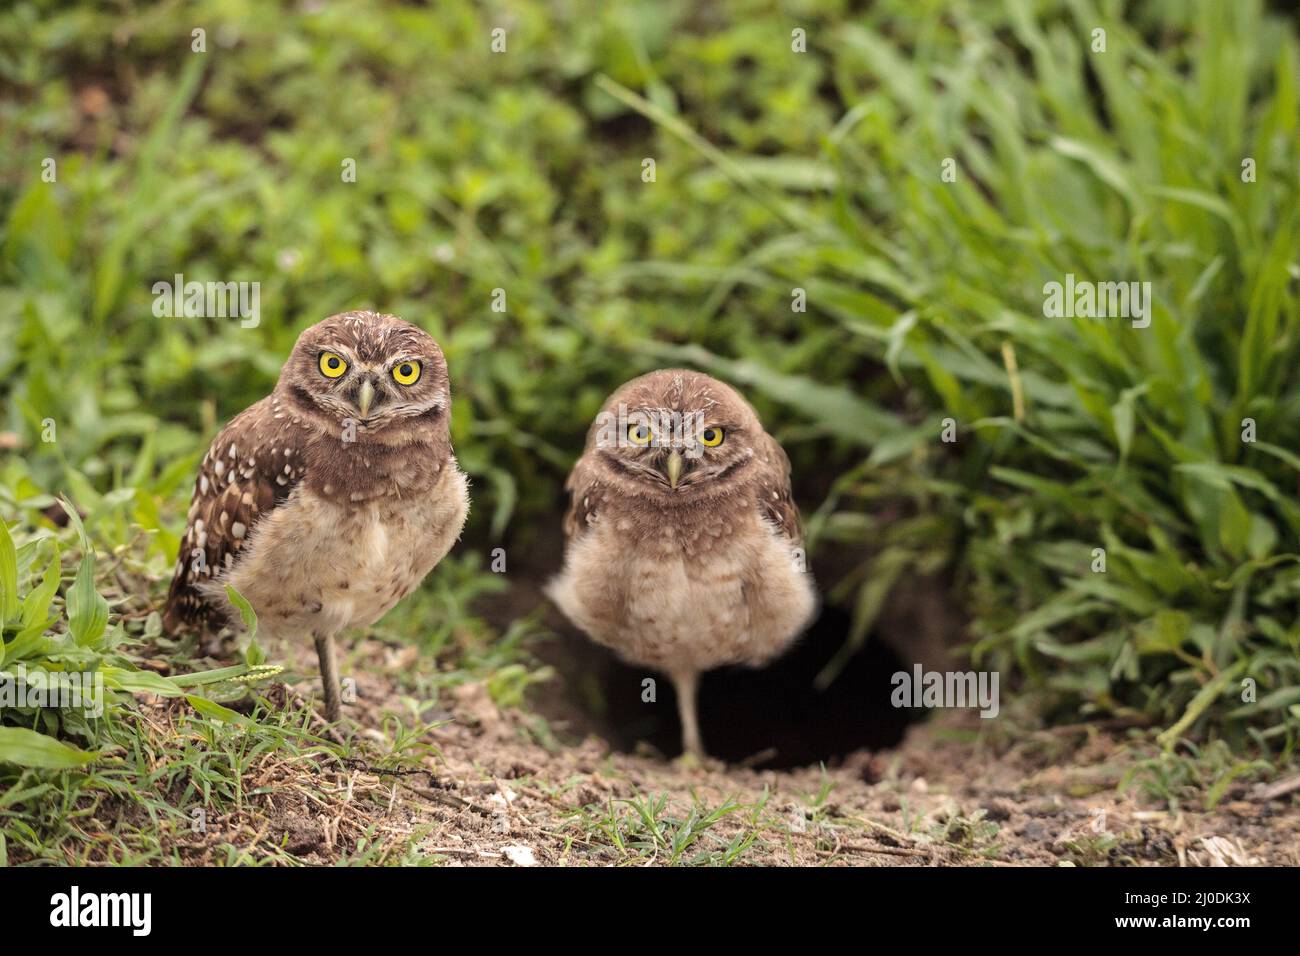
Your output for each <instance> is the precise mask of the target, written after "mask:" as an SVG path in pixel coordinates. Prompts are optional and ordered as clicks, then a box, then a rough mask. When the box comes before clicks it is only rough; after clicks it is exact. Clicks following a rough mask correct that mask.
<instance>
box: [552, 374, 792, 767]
mask: <svg viewBox="0 0 1300 956" xmlns="http://www.w3.org/2000/svg"><path fill="white" fill-rule="evenodd" d="M566 487H567V489H568V492H569V495H570V498H571V503H570V508H569V512H568V515H567V516H566V518H565V522H564V532H565V538H566V550H565V558H564V567H563V569H562V570H561V572H560V574H559V575H558V576H557V577H556V578H555V579H554V580H553V581H552V582H551V583H550V585H549V586H548V591H547V593H548V594H549V595H550V597H551V599H552V600H553V601H554V602H555V604H556V605H557V606H558V607H559V608H560V610H561V611H563V612H564V614H565V615H566V616H567V617H568V618H569V620H571V621H572V622H573V623H574V624H576V625H577V626H578V627H579V628H581V629H582V630H583V631H584V632H586V634H587V635H588V636H589V637H591V638H592V639H593V640H594V641H596V642H597V643H599V644H603V645H605V646H607V647H610V648H612V649H613V650H614V651H616V652H617V653H618V654H619V655H620V656H622V657H623V658H625V659H626V660H628V661H630V662H632V663H635V664H641V665H645V666H647V667H651V668H654V669H656V670H658V671H661V672H663V673H665V674H667V675H668V676H669V677H670V678H671V679H672V681H673V684H674V686H675V689H676V693H677V706H678V713H679V718H680V720H681V725H682V748H683V750H684V751H685V752H686V753H689V754H693V755H695V756H703V754H704V747H703V744H702V741H701V736H700V731H699V721H698V718H697V712H696V695H697V688H698V683H699V678H700V675H701V674H702V673H704V672H705V671H708V670H712V669H713V668H716V667H721V666H724V665H727V664H742V665H748V666H752V667H758V666H762V665H763V664H765V663H767V662H769V661H771V660H772V659H773V658H775V657H777V656H778V655H780V654H781V653H783V652H784V651H785V650H786V649H788V648H789V647H790V645H791V644H792V643H793V642H794V640H795V639H796V638H797V637H798V635H799V634H800V633H801V632H802V631H803V630H804V629H805V628H806V627H807V625H808V622H809V621H810V620H811V618H812V616H813V613H814V611H815V609H816V604H817V599H816V592H815V590H814V587H813V582H812V576H811V575H810V574H809V573H808V572H807V570H806V563H805V561H804V557H803V534H802V531H801V527H800V521H799V510H798V508H797V507H796V506H795V503H794V499H793V497H792V496H791V493H790V460H789V459H788V458H787V457H786V455H785V452H784V451H783V450H782V449H781V446H780V445H778V444H777V442H776V440H775V439H774V438H772V436H771V435H769V434H768V433H767V432H766V431H765V430H764V429H763V425H762V423H761V422H760V421H759V419H758V415H757V414H756V413H755V412H754V409H753V408H752V407H751V406H750V405H749V403H748V402H747V401H745V399H744V398H742V397H741V395H740V394H739V393H738V392H737V391H736V390H735V389H733V388H731V387H730V386H729V385H726V384H724V383H722V382H720V381H718V380H717V379H714V378H711V377H710V376H708V375H704V374H701V373H699V372H691V371H685V370H680V369H666V370H661V371H657V372H651V373H650V374H648V375H643V376H641V377H640V378H636V379H633V380H632V381H630V382H628V383H627V384H625V385H624V386H623V387H622V388H620V389H618V390H617V391H616V392H615V393H614V394H613V395H611V396H610V397H609V399H608V400H607V401H606V403H605V406H604V408H603V409H602V410H601V412H600V414H599V415H597V417H596V420H595V422H594V423H593V424H592V426H591V429H590V431H589V432H588V434H587V444H586V449H585V451H584V452H583V455H582V457H581V458H579V459H578V462H577V464H575V465H574V467H573V471H572V473H571V474H570V475H569V480H568V484H567V485H566Z"/></svg>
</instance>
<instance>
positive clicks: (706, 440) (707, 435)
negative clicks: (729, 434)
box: [700, 426, 724, 448]
mask: <svg viewBox="0 0 1300 956" xmlns="http://www.w3.org/2000/svg"><path fill="white" fill-rule="evenodd" d="M723 437H724V435H723V432H722V429H721V428H717V427H716V426H715V427H713V428H706V429H704V431H702V432H700V444H702V445H704V446H705V447H706V448H717V447H718V446H719V445H721V444H722V439H723Z"/></svg>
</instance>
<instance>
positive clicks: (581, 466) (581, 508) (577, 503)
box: [564, 455, 605, 542]
mask: <svg viewBox="0 0 1300 956" xmlns="http://www.w3.org/2000/svg"><path fill="white" fill-rule="evenodd" d="M564 490H565V491H567V492H568V493H569V510H568V512H566V513H565V515H564V537H565V540H566V541H570V542H572V541H576V540H577V539H578V538H580V537H582V535H583V534H584V533H586V531H587V529H588V528H590V527H591V526H592V525H593V524H594V523H595V522H596V518H597V516H598V515H599V513H600V509H601V506H602V504H603V503H604V496H605V489H604V487H603V486H602V485H601V483H600V481H599V480H598V479H597V478H596V476H595V470H594V469H593V468H592V467H591V465H590V464H589V463H588V462H587V457H586V456H585V455H584V456H583V457H581V458H579V459H578V461H577V464H575V465H574V466H573V471H571V472H569V480H568V481H566V482H565V483H564Z"/></svg>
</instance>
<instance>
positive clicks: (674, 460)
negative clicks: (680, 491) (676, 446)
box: [668, 451, 685, 488]
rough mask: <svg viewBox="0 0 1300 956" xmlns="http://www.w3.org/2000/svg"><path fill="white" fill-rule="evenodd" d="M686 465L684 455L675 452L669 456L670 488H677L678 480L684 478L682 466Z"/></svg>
mask: <svg viewBox="0 0 1300 956" xmlns="http://www.w3.org/2000/svg"><path fill="white" fill-rule="evenodd" d="M683 464H685V461H684V459H683V458H682V453H681V452H679V451H674V452H673V453H672V454H671V455H669V456H668V487H669V488H676V487H677V482H678V480H679V479H680V478H681V477H682V465H683Z"/></svg>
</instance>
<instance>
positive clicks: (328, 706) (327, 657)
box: [316, 634, 342, 723]
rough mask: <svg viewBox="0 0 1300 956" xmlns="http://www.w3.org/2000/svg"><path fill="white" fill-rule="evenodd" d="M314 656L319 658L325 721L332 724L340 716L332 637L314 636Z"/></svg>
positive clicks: (337, 672) (337, 675) (331, 635)
mask: <svg viewBox="0 0 1300 956" xmlns="http://www.w3.org/2000/svg"><path fill="white" fill-rule="evenodd" d="M316 656H317V657H318V658H320V680H321V685H322V687H323V688H324V690H325V719H326V720H328V721H329V722H330V723H334V722H335V721H337V720H338V719H339V717H341V716H342V707H341V703H342V701H341V700H340V698H339V664H338V659H337V658H336V657H335V656H334V635H333V634H326V635H323V636H322V635H317V636H316Z"/></svg>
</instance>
